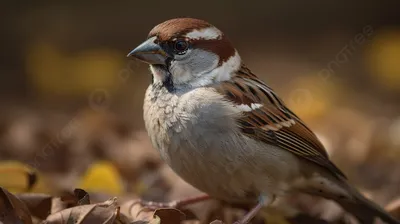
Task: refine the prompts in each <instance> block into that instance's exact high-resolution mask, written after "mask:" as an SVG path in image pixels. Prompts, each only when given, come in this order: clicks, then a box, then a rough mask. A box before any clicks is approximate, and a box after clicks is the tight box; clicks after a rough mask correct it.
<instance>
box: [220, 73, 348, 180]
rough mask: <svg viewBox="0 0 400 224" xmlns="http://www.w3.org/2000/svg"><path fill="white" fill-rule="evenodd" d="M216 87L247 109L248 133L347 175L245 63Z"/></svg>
mask: <svg viewBox="0 0 400 224" xmlns="http://www.w3.org/2000/svg"><path fill="white" fill-rule="evenodd" d="M216 89H217V91H218V92H219V93H221V94H223V95H224V96H225V98H226V99H227V100H229V101H231V102H234V103H235V104H237V106H238V107H239V108H240V109H241V110H242V111H243V116H241V117H240V118H239V119H238V120H237V122H238V125H239V127H240V129H241V131H242V132H243V134H244V135H246V136H248V137H250V138H253V139H256V140H259V141H263V142H265V143H268V144H271V145H276V146H278V147H279V148H281V149H284V150H288V151H289V152H292V153H293V154H295V155H297V156H299V157H300V158H303V159H306V160H308V161H311V162H313V163H316V164H318V165H320V166H321V167H323V168H325V169H327V170H329V171H331V172H332V173H333V174H335V175H337V176H340V177H342V178H346V177H345V175H344V174H343V173H342V172H341V171H340V170H339V169H338V168H337V167H336V166H335V165H334V164H333V163H332V162H331V161H330V160H329V158H328V154H327V153H326V151H325V148H324V146H323V145H322V144H321V142H320V141H319V140H318V138H317V137H316V135H315V134H314V133H313V132H312V131H311V130H310V129H309V128H308V127H307V126H306V125H305V123H304V122H303V121H302V120H301V119H300V118H299V117H297V116H296V115H295V114H294V113H293V112H292V111H290V110H289V109H288V108H287V107H286V106H285V104H284V103H283V101H282V100H281V99H280V98H279V97H278V96H277V95H276V94H275V93H274V91H273V90H272V89H271V88H270V87H268V86H267V85H266V84H265V83H264V82H262V81H261V80H260V79H258V78H257V77H256V76H255V75H254V74H253V73H252V72H251V71H250V70H249V69H247V68H246V67H245V66H242V67H241V69H240V70H239V71H238V72H237V74H236V76H234V77H233V78H232V79H231V80H229V81H224V82H222V83H220V84H219V85H218V86H216Z"/></svg>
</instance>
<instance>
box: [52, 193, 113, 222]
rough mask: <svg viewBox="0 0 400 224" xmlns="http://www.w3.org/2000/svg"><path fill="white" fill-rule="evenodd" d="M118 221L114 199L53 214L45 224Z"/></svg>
mask: <svg viewBox="0 0 400 224" xmlns="http://www.w3.org/2000/svg"><path fill="white" fill-rule="evenodd" d="M118 220H119V207H118V206H117V205H116V199H115V198H114V199H110V200H108V201H106V202H103V203H97V204H91V205H80V206H75V207H72V208H68V209H64V210H62V211H60V212H57V213H53V214H51V215H49V217H47V219H46V224H67V223H77V224H92V223H103V224H112V223H120V222H119V221H118Z"/></svg>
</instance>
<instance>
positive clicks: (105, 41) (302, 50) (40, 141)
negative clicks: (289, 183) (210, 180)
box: [0, 0, 400, 204]
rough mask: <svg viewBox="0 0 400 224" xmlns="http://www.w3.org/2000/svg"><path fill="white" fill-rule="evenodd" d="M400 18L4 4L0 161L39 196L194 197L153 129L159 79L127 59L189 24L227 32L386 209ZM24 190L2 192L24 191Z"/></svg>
mask: <svg viewBox="0 0 400 224" xmlns="http://www.w3.org/2000/svg"><path fill="white" fill-rule="evenodd" d="M399 8H400V4H399V2H398V1H367V2H366V1H351V2H347V1H331V2H325V1H324V2H322V1H316V0H308V1H302V2H298V1H251V2H250V1H249V2H246V1H211V0H204V1H193V2H190V1H181V0H177V1H118V2H110V1H85V2H81V1H64V2H54V1H35V2H29V1H19V2H17V1H14V2H11V1H9V2H4V3H2V6H1V9H0V11H1V13H0V34H1V38H0V40H1V41H0V49H1V53H0V94H1V95H0V159H1V160H2V161H6V160H12V161H15V160H16V161H20V162H22V163H23V164H28V165H29V166H30V167H31V169H34V170H37V171H38V172H39V173H40V174H41V175H43V178H42V179H41V180H43V181H44V182H45V183H46V184H43V185H40V186H41V187H38V189H37V191H46V192H59V191H60V190H64V189H71V188H73V187H76V186H84V187H86V188H89V190H93V191H96V190H97V191H102V192H108V193H111V194H124V192H126V191H129V192H134V193H135V194H139V195H142V196H143V197H146V198H150V199H159V200H162V199H166V198H168V197H179V196H182V195H183V194H189V193H188V192H191V191H189V190H188V191H185V192H186V193H182V194H177V192H183V191H179V190H177V189H179V188H177V187H176V186H175V185H174V184H172V183H175V182H176V181H171V178H175V177H174V176H173V174H172V173H170V171H165V169H167V168H164V167H163V165H162V163H160V161H159V159H158V155H157V154H156V153H155V151H154V150H153V149H152V147H151V146H150V144H149V142H148V140H147V136H146V134H145V133H144V132H143V121H142V108H141V107H142V98H143V94H144V90H145V88H146V86H147V85H148V84H149V82H150V75H149V71H148V69H147V67H146V65H144V64H141V63H138V62H135V61H131V60H128V59H127V58H125V55H126V54H127V53H128V52H129V51H130V50H131V49H133V48H134V47H135V46H137V45H138V44H139V43H140V42H141V41H143V40H144V39H145V37H146V35H147V33H148V31H149V30H150V29H151V28H152V27H153V26H154V25H156V24H158V23H160V22H162V21H164V20H166V19H170V18H174V17H183V16H189V17H196V18H201V19H204V20H207V21H209V22H211V23H212V24H214V25H216V26H217V27H218V28H220V29H221V30H223V31H224V32H225V33H226V34H227V35H228V37H229V38H230V39H231V41H232V42H233V43H234V44H235V46H236V47H237V49H238V50H239V52H240V53H241V55H242V58H243V60H244V61H245V62H246V64H247V65H248V66H249V67H250V68H251V69H252V70H253V71H254V72H255V73H256V74H258V75H259V76H260V77H262V79H264V80H265V81H266V82H267V83H269V84H270V86H271V87H273V88H274V89H276V90H277V92H278V93H279V94H280V95H281V96H282V98H283V99H284V100H285V101H286V102H287V104H289V106H290V107H291V108H293V110H294V111H295V112H296V113H298V114H299V115H300V117H302V118H303V119H304V120H305V121H306V122H307V123H308V124H309V125H310V126H311V127H312V128H313V129H314V130H315V132H316V133H317V134H318V136H320V137H321V140H322V141H323V143H324V145H325V146H326V147H327V150H328V152H329V153H330V154H331V156H332V158H333V160H334V161H335V162H336V163H337V164H338V165H339V166H340V167H341V168H342V169H343V170H344V171H345V172H346V173H347V174H348V175H349V177H350V179H351V180H352V182H354V183H356V184H357V185H358V186H359V187H360V188H361V189H362V191H363V192H367V193H368V194H370V195H371V197H373V198H374V199H375V200H376V201H378V202H379V203H382V204H386V203H388V202H389V201H390V200H392V199H393V198H396V197H398V196H400V188H399V185H400V165H399V161H400V103H399V102H400V101H399V99H400V13H399ZM100 160H101V161H103V160H105V161H109V162H110V163H109V166H108V165H106V168H104V167H103V165H104V164H103V163H100V167H102V168H104V169H105V170H102V168H101V169H100V171H99V172H100V176H101V175H106V174H104V172H105V173H107V172H109V171H110V169H116V171H115V173H116V174H115V175H117V177H116V178H117V179H118V183H117V184H114V185H113V184H110V181H109V180H108V182H102V181H105V179H107V178H97V177H96V178H97V179H96V178H94V179H93V178H92V177H89V178H86V179H85V177H87V176H88V175H89V174H88V172H89V171H88V170H87V169H88V168H93V166H95V167H97V165H99V164H98V163H97V161H100ZM93 164H94V165H93ZM102 164H103V165H102ZM110 167H111V168H110ZM90 170H92V169H90ZM95 170H97V168H96V169H95ZM160 170H162V172H161V171H160ZM112 172H114V171H112ZM89 173H90V172H89ZM0 175H3V174H0ZM112 175H114V174H112ZM118 175H120V176H118ZM89 176H90V175H89ZM90 178H92V179H90ZM168 180H169V181H168ZM111 182H114V183H115V181H111ZM19 184H20V183H19V181H12V178H10V179H6V178H2V180H1V181H0V185H1V186H5V187H8V188H10V187H13V188H15V189H16V190H17V191H19V190H21V187H18V186H19ZM107 186H109V188H107ZM174 186H175V187H174ZM174 192H175V193H174ZM172 195H173V196H172Z"/></svg>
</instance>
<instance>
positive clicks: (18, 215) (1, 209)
mask: <svg viewBox="0 0 400 224" xmlns="http://www.w3.org/2000/svg"><path fill="white" fill-rule="evenodd" d="M0 221H1V222H3V223H23V224H32V218H31V214H30V213H29V210H28V208H27V207H26V205H25V204H24V203H23V202H22V201H21V200H19V199H18V198H17V197H16V196H14V195H13V194H11V193H10V192H8V191H7V190H5V189H3V188H1V187H0Z"/></svg>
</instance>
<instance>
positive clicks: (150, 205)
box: [138, 194, 211, 210]
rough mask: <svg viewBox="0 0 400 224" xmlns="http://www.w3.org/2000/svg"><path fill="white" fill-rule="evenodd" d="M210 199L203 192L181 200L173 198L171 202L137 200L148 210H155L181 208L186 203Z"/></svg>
mask: <svg viewBox="0 0 400 224" xmlns="http://www.w3.org/2000/svg"><path fill="white" fill-rule="evenodd" d="M209 199H211V197H210V196H208V195H206V194H204V195H198V196H194V197H189V198H184V199H181V200H174V201H171V202H153V201H143V200H140V199H139V200H138V203H140V205H142V206H143V207H145V208H147V209H150V210H156V209H159V208H181V207H184V206H186V205H191V204H195V203H198V202H202V201H205V200H209Z"/></svg>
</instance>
